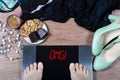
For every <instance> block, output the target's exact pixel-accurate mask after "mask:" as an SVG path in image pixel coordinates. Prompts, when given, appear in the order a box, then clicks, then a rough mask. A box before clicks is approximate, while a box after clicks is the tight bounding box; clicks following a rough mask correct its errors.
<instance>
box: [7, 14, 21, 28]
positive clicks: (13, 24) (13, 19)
mask: <svg viewBox="0 0 120 80" xmlns="http://www.w3.org/2000/svg"><path fill="white" fill-rule="evenodd" d="M7 24H8V26H9V27H10V28H14V29H16V28H18V27H19V25H20V18H19V17H17V16H15V15H11V16H9V17H8V20H7Z"/></svg>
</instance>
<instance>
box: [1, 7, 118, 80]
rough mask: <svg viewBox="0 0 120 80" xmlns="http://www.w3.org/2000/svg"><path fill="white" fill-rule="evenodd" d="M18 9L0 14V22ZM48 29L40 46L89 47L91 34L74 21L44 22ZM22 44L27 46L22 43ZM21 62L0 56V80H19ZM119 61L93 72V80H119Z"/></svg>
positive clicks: (18, 11)
mask: <svg viewBox="0 0 120 80" xmlns="http://www.w3.org/2000/svg"><path fill="white" fill-rule="evenodd" d="M20 12H21V10H20V7H18V8H17V9H16V10H15V11H13V12H10V13H0V20H1V21H2V22H4V23H6V19H7V17H8V16H9V15H11V14H18V13H20ZM45 23H46V25H47V26H48V28H49V32H50V35H49V37H48V39H47V40H46V41H45V42H44V43H42V44H41V45H91V44H92V38H93V33H92V32H90V31H88V30H86V29H84V28H82V27H80V26H78V25H77V24H76V23H75V22H74V19H70V20H68V21H67V22H66V23H58V22H53V21H50V20H49V21H45ZM24 44H26V45H28V43H26V42H25V41H24ZM21 66H22V60H16V61H9V60H7V59H6V58H5V57H4V56H2V55H0V80H20V77H21ZM119 75H120V59H118V60H117V61H116V62H115V63H114V64H113V65H112V66H111V67H110V68H108V69H106V70H104V71H99V72H94V80H119V79H120V76H119Z"/></svg>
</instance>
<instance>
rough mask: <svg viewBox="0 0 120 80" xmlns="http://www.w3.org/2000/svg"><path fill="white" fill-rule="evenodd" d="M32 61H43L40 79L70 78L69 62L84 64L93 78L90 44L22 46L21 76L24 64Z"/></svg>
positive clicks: (58, 79)
mask: <svg viewBox="0 0 120 80" xmlns="http://www.w3.org/2000/svg"><path fill="white" fill-rule="evenodd" d="M34 62H37V63H38V62H43V65H44V70H43V77H42V80H71V78H70V71H69V64H70V63H71V62H74V63H76V62H77V63H80V64H82V65H84V66H86V67H87V68H88V69H89V71H90V76H91V80H93V70H92V53H91V46H24V48H23V65H22V78H23V71H24V69H25V68H26V66H29V65H30V64H32V63H34ZM22 80H23V79H22Z"/></svg>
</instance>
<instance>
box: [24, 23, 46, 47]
mask: <svg viewBox="0 0 120 80" xmlns="http://www.w3.org/2000/svg"><path fill="white" fill-rule="evenodd" d="M42 29H44V30H45V31H46V32H48V28H47V26H46V24H45V23H43V26H42ZM24 40H25V41H26V42H27V43H29V44H34V45H36V44H40V43H42V42H44V41H45V40H46V38H44V39H41V40H38V41H36V42H31V40H30V38H29V37H24Z"/></svg>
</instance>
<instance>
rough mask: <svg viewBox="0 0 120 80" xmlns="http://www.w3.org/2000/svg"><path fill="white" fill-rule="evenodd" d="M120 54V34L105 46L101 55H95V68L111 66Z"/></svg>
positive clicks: (97, 69) (101, 68) (102, 68)
mask: <svg viewBox="0 0 120 80" xmlns="http://www.w3.org/2000/svg"><path fill="white" fill-rule="evenodd" d="M119 56H120V36H118V37H116V38H115V39H114V40H112V41H111V42H110V43H109V44H107V45H106V47H104V48H103V50H102V51H101V53H100V55H98V56H96V57H95V60H94V64H93V67H94V70H96V71H100V70H104V69H106V68H108V67H109V66H111V65H112V64H113V63H114V62H115V61H116V60H117V59H118V58H119Z"/></svg>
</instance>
